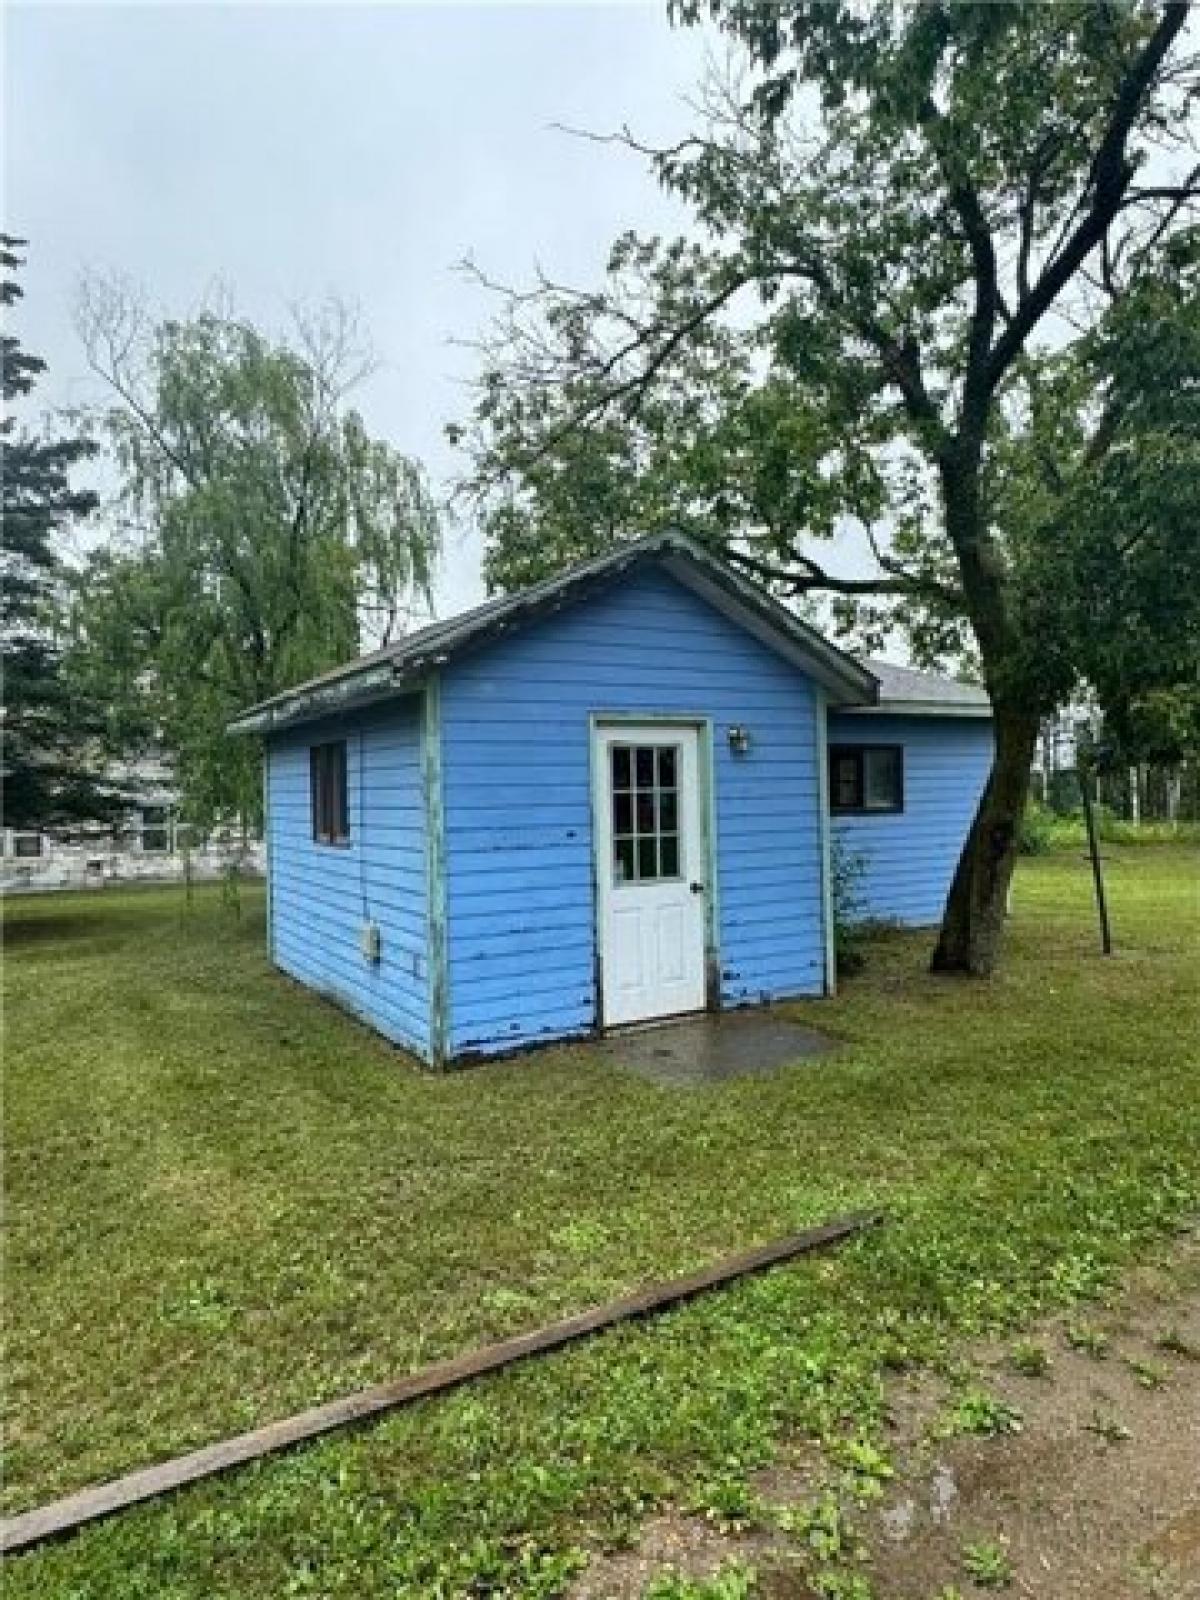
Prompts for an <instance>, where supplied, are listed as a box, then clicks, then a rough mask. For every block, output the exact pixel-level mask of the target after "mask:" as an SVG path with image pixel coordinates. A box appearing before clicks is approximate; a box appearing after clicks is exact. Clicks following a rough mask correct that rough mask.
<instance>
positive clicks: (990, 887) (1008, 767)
mask: <svg viewBox="0 0 1200 1600" xmlns="http://www.w3.org/2000/svg"><path fill="white" fill-rule="evenodd" d="M995 730H996V754H995V758H994V760H993V762H992V770H991V774H990V776H989V777H988V781H987V785H986V787H985V788H984V791H983V795H982V797H981V798H980V801H979V809H978V810H977V811H976V813H975V820H974V822H973V823H972V824H971V831H970V833H969V834H968V835H967V838H966V842H965V844H964V845H963V849H962V855H961V856H960V857H959V860H958V867H957V870H956V871H955V874H954V881H953V883H952V884H951V885H950V893H949V895H948V897H947V899H946V909H945V911H944V912H943V914H942V927H941V932H940V934H939V935H938V942H937V948H936V950H935V951H934V952H933V960H932V962H931V968H932V970H933V971H934V972H958V973H964V974H967V975H969V976H971V977H975V978H986V977H989V976H990V975H991V972H992V969H993V968H994V967H995V964H996V958H997V956H998V955H999V953H1000V940H1001V936H1002V934H1003V931H1004V914H1005V909H1006V905H1007V901H1008V886H1009V883H1010V882H1011V880H1012V873H1013V866H1014V864H1015V862H1016V853H1017V832H1018V829H1019V828H1020V825H1021V814H1022V812H1023V811H1024V810H1025V800H1026V796H1027V795H1028V793H1029V769H1030V764H1031V762H1032V760H1033V752H1034V749H1035V747H1036V744H1037V737H1038V718H1037V716H1036V715H1034V714H1031V713H1029V712H1023V711H1022V712H1015V711H1002V710H997V712H996V720H995Z"/></svg>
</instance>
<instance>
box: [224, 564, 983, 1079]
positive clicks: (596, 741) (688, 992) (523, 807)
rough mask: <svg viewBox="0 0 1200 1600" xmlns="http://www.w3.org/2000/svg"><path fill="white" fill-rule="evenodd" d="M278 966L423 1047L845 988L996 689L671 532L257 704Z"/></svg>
mask: <svg viewBox="0 0 1200 1600" xmlns="http://www.w3.org/2000/svg"><path fill="white" fill-rule="evenodd" d="M233 727H234V728H235V729H236V730H238V731H246V732H257V733H261V734H262V735H263V736H264V740H265V746H266V812H267V824H266V833H267V868H268V905H269V939H270V951H271V956H272V958H273V960H274V961H275V963H276V964H277V965H278V966H279V967H281V968H282V969H283V970H284V971H285V972H287V973H290V974H291V975H292V976H293V977H295V978H297V979H299V980H300V981H301V982H302V983H305V984H307V985H309V986H310V987H312V988H314V989H316V990H318V991H319V992H321V993H322V994H325V995H327V996H328V997H329V998H330V999H332V1000H335V1001H337V1002H338V1003H339V1004H341V1005H343V1006H345V1007H347V1008H348V1009H350V1010H351V1011H353V1012H355V1013H356V1014H357V1015H359V1016H360V1017H362V1018H363V1019H365V1020H366V1021H367V1022H369V1023H371V1024H372V1025H373V1026H374V1027H376V1028H377V1029H379V1031H380V1032H381V1033H384V1034H385V1035H386V1036H387V1037H388V1038H389V1039H392V1040H394V1041H395V1042H396V1043H397V1044H400V1045H403V1046H404V1047H405V1048H406V1049H408V1050H411V1051H413V1052H414V1053H415V1054H416V1055H418V1056H420V1057H421V1058H422V1059H423V1060H424V1061H426V1062H428V1063H430V1064H431V1065H435V1066H440V1065H443V1064H445V1063H448V1062H452V1061H457V1060H463V1059H466V1058H470V1057H473V1056H479V1055H486V1054H494V1053H498V1052H501V1051H507V1050H512V1049H516V1048H519V1047H523V1046H528V1045H533V1044H537V1043H541V1042H545V1041H548V1040H553V1039H565V1038H571V1037H576V1036H580V1035H584V1034H588V1033H591V1032H594V1031H596V1030H597V1029H604V1028H612V1027H618V1026H621V1025H625V1024H633V1023H644V1022H648V1021H652V1020H654V1019H657V1018H662V1017H667V1016H676V1015H680V1014H684V1013H687V1012H692V1011H699V1010H702V1009H705V1008H708V1009H713V1010H716V1009H723V1008H727V1007H735V1006H745V1005H751V1004H755V1003H758V1002H761V1001H768V1000H777V999H782V998H786V997H794V996H804V995H822V994H826V993H829V992H831V991H832V988H833V983H834V971H833V956H832V934H833V929H832V916H831V851H832V849H833V848H834V845H833V841H834V840H837V841H838V843H839V845H840V847H841V848H843V849H845V850H847V851H852V852H853V853H854V854H855V856H856V857H858V858H859V859H860V861H861V863H862V872H861V884H860V888H861V894H862V901H863V912H864V914H865V915H869V916H872V917H877V918H882V919H887V920H890V921H896V922H902V923H923V922H932V921H934V920H936V918H937V917H938V915H939V913H940V910H941V905H942V901H943V899H944V897H945V893H946V889H947V886H948V884H949V881H950V877H951V875H952V873H953V870H954V865H955V862H956V860H957V857H958V853H959V850H960V848H961V844H962V840H963V836H964V834H965V831H966V827H967V824H968V823H969V821H970V818H971V816H972V815H973V813H974V809H975V805H976V803H977V800H978V797H979V794H980V791H981V788H982V785H983V783H984V781H985V779H986V775H987V771H988V767H989V764H990V759H991V721H990V708H989V705H988V702H987V699H986V696H984V695H983V693H982V691H980V690H977V689H972V688H968V687H966V686H963V685H960V684H955V683H951V682H949V681H948V680H945V679H938V678H931V677H928V676H926V675H924V674H919V673H911V672H906V671H902V670H901V669H898V668H894V667H889V666H886V665H884V664H879V663H872V664H870V665H864V664H862V663H860V662H858V661H856V660H855V659H853V658H852V657H850V656H848V655H846V654H845V653H844V652H842V651H841V650H838V649H837V648H836V647H834V646H833V645H831V644H830V643H829V642H828V641H827V640H826V639H824V638H822V637H821V635H820V634H819V633H817V632H816V631H814V630H813V629H812V628H811V627H809V626H808V625H807V624H806V623H804V622H803V621H801V620H800V619H799V618H797V617H796V616H794V615H793V614H792V613H791V612H790V611H788V610H787V609H786V607H784V606H782V605H780V604H778V603H777V602H776V601H775V600H773V599H772V598H770V597H769V596H768V595H766V594H765V593H764V592H762V591H761V590H760V589H758V588H757V587H756V586H755V585H753V584H752V583H750V582H748V581H747V580H746V579H745V578H744V577H742V576H741V575H740V574H738V573H736V572H735V571H734V570H733V569H732V568H730V567H729V566H727V565H725V564H724V563H723V562H721V561H718V560H717V559H716V558H714V557H713V556H712V555H710V554H708V553H707V552H704V551H702V550H700V549H698V548H697V547H695V546H694V545H692V544H691V543H689V542H688V541H686V540H684V539H682V538H680V537H678V536H675V535H659V536H655V537H653V538H649V539H644V540H641V541H639V542H637V543H634V544H630V545H627V546H624V547H622V548H621V549H619V550H617V551H615V552H613V553H611V554H608V555H605V556H603V557H600V558H598V559H596V560H593V561H589V562H585V563H583V564H582V565H580V566H577V567H575V568H572V569H571V570H570V571H568V572H566V573H564V574H562V575H561V576H559V577H556V578H554V579H551V580H548V581H547V582H545V583H542V584H538V585H535V586H534V587H533V588H531V589H528V590H525V591H524V592H523V593H521V594H518V595H514V596H510V597H505V598H503V599H499V600H493V601H490V602H488V603H487V604H485V605H482V606H479V607H477V608H476V609H475V610H473V611H470V612H467V613H465V614H464V615H462V616H459V617H455V618H452V619H450V620H449V621H447V622H440V623H434V624H433V625H432V626H430V627H427V628H424V629H422V630H420V631H419V632H417V633H414V634H411V635H409V636H408V637H406V638H404V639H402V640H400V641H399V642H398V643H396V644H394V645H392V646H389V647H388V648H386V649H383V650H380V651H377V652H375V653H374V654H373V655H368V656H364V657H362V658H360V659H359V660H357V661H354V662H351V663H350V664H349V665H347V666H345V667H342V668H339V669H337V670H336V671H334V672H331V673H327V674H325V675H324V676H323V677H321V678H318V679H314V680H313V681H312V682H309V683H305V684H301V685H299V686H298V687H296V688H295V689H292V690H289V691H288V692H287V693H285V694H282V695H279V696H276V697H275V698H274V699H272V700H270V701H266V702H264V703H263V704H261V705H259V706H254V707H251V708H250V709H249V710H248V711H246V712H245V713H243V714H242V715H241V716H240V717H239V718H238V719H237V721H236V722H235V723H234V724H233Z"/></svg>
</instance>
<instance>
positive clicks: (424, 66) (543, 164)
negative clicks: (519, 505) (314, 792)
mask: <svg viewBox="0 0 1200 1600" xmlns="http://www.w3.org/2000/svg"><path fill="white" fill-rule="evenodd" d="M5 31H6V40H5V46H6V48H5V65H4V77H5V82H4V104H5V113H4V119H5V128H4V132H5V196H4V214H5V222H4V226H5V230H6V231H8V232H11V233H16V234H18V235H19V236H21V237H25V238H28V240H29V260H28V266H27V268H26V270H25V272H24V274H23V283H24V288H25V299H24V300H23V301H22V302H21V303H20V307H19V313H18V317H17V319H16V323H15V331H17V332H18V333H19V335H20V337H21V339H22V341H23V342H24V344H25V345H26V347H27V348H28V349H30V350H32V351H34V352H36V353H38V354H40V355H42V356H44V357H45V358H46V359H47V360H48V362H49V363H50V372H49V375H48V377H47V380H46V381H45V382H44V383H43V385H42V386H41V389H40V391H39V398H40V399H41V401H42V404H43V405H47V406H56V405H60V404H65V403H71V402H79V401H82V400H84V399H87V398H90V397H92V396H93V395H94V394H95V392H96V391H95V388H94V385H93V383H92V381H91V380H90V379H89V378H88V375H87V372H86V367H85V364H84V361H83V354H82V351H81V348H80V345H79V341H78V338H77V336H76V334H75V331H74V326H73V321H72V302H73V298H74V288H75V284H76V282H77V279H78V277H79V274H80V272H81V271H82V270H83V269H84V268H87V267H97V268H101V269H104V270H106V271H117V272H120V273H124V274H127V275H128V276H129V277H131V278H133V279H135V280H137V281H139V282H140V283H141V284H142V285H143V286H144V287H145V289H146V291H147V293H148V295H149V297H150V299H151V300H152V302H153V303H155V304H156V305H158V306H160V307H161V308H162V309H163V310H164V311H167V312H171V313H174V314H180V313H184V312H186V311H188V310H189V309H192V308H194V306H195V305H196V303H197V302H198V301H199V300H200V299H201V298H202V296H203V295H204V293H205V291H206V289H207V288H209V286H211V285H212V283H213V282H214V280H222V281H224V282H225V283H226V284H227V285H228V286H229V287H230V289H231V290H232V291H233V294H234V296H235V298H236V301H237V304H238V307H239V309H240V310H242V311H244V312H245V313H246V314H248V315H249V316H250V317H252V318H253V319H254V320H256V321H259V322H261V323H263V324H271V323H276V324H279V323H282V321H283V320H284V318H285V317H286V307H287V305H288V303H289V302H290V301H295V300H298V299H299V300H303V299H315V298H318V297H320V296H322V295H324V294H325V293H327V292H328V291H331V290H332V291H334V292H335V293H337V294H338V295H340V296H342V297H343V298H345V299H347V300H349V301H351V302H354V303H357V305H358V306H359V307H360V308H361V311H362V314H363V318H364V321H365V323H366V326H367V327H368V329H369V330H370V333H371V335H372V338H373V341H374V344H375V346H376V349H377V352H378V354H379V357H380V366H379V370H378V371H377V373H375V375H374V376H372V377H371V379H370V380H369V381H368V383H367V385H366V386H365V387H364V389H363V390H362V391H361V392H360V395H359V397H358V403H359V404H360V406H361V409H362V410H363V412H364V414H365V416H366V418H367V421H368V424H369V426H370V427H371V429H372V430H373V431H374V432H376V433H377V434H379V435H380V436H382V437H384V438H386V439H388V440H389V441H391V442H392V443H393V444H395V445H397V446H398V447H399V448H401V449H403V450H405V451H407V452H409V453H410V454H412V455H415V456H418V457H419V458H420V459H421V460H423V461H424V463H425V464H426V466H427V468H428V470H429V472H430V475H431V477H432V479H433V482H434V484H435V486H436V487H438V488H439V489H440V488H442V487H444V484H445V482H446V479H447V477H448V476H449V474H450V473H451V472H452V471H453V470H454V468H455V460H454V456H453V453H452V452H451V451H450V450H449V448H448V446H447V445H446V444H445V442H444V439H443V435H442V429H443V427H444V425H445V424H446V422H447V421H450V420H453V419H454V418H456V417H459V418H461V417H462V416H463V415H464V412H465V410H466V395H465V393H464V390H463V382H464V379H465V378H466V376H467V375H468V374H469V373H470V372H471V370H472V358H471V357H470V355H469V353H467V352H464V351H462V350H461V349H456V348H455V347H454V345H453V343H452V341H453V340H454V339H456V338H467V337H470V336H471V335H472V334H473V333H477V332H478V331H479V330H480V328H481V326H482V324H483V322H484V320H485V318H486V315H487V310H488V306H487V299H486V296H484V295H482V294H481V293H480V291H479V290H478V289H476V288H474V287H472V286H471V285H470V284H468V283H467V282H465V281H464V280H463V279H462V278H461V276H459V275H458V274H456V272H455V271H454V267H455V263H456V262H458V261H459V260H461V258H462V257H463V256H465V255H467V254H473V255H474V256H475V257H476V258H477V259H478V261H479V263H480V265H481V266H484V267H486V268H487V269H488V270H489V271H490V272H492V273H494V274H495V275H497V276H499V277H509V278H513V277H515V278H520V277H522V276H525V275H528V273H529V271H530V268H531V266H532V264H533V263H534V261H535V260H540V261H541V262H542V263H543V265H545V266H546V267H547V269H550V270H552V271H553V272H554V273H555V274H556V275H558V276H561V277H566V278H571V279H573V280H575V281H579V282H582V283H587V282H590V281H594V280H595V278H596V277H597V275H598V274H599V272H600V269H601V267H602V264H603V261H604V257H605V255H606V252H607V247H608V245H609V243H610V242H611V240H612V238H613V237H614V236H615V234H617V233H618V232H620V231H621V230H622V229H623V228H626V227H631V226H632V227H637V228H641V229H650V230H653V229H661V230H664V231H674V230H675V228H676V227H677V226H678V223H679V220H680V216H679V213H678V212H677V211H676V210H675V208H674V207H673V206H672V204H671V202H670V201H669V200H668V199H667V197H665V196H664V195H662V194H661V192H660V191H659V190H658V189H657V187H656V185H655V182H654V179H653V176H652V175H651V174H650V173H649V172H648V171H647V170H646V168H645V167H644V166H643V165H642V164H641V163H640V162H639V161H638V159H637V158H636V157H634V156H631V155H628V154H625V153H623V152H620V151H616V150H612V149H606V148H602V147H599V146H596V145H593V144H588V143H586V142H584V141H581V140H578V139H572V138H570V137H568V136H566V135H564V134H563V133H560V132H557V131H555V130H554V128H553V127H552V124H554V123H555V122H566V123H569V124H573V125H582V126H586V127H591V128H594V129H601V130H607V129H611V128H614V127H617V126H619V125H620V124H621V123H623V122H629V123H631V124H632V125H633V127H634V128H635V129H636V130H637V131H638V132H639V133H640V134H644V135H645V136H646V137H647V138H650V139H659V138H667V137H669V136H671V135H672V134H678V133H679V132H680V131H681V130H682V129H683V128H684V127H685V126H687V125H688V123H689V120H690V119H689V114H688V112H687V110H686V107H685V105H684V103H683V102H684V97H685V96H686V94H687V93H688V92H689V91H690V89H691V88H692V87H693V86H694V85H695V83H696V81H697V79H698V77H699V75H700V72H701V69H702V65H703V44H702V41H701V39H700V38H699V37H698V36H697V35H696V34H695V33H691V32H687V31H676V30H672V29H671V28H670V27H669V26H668V24H667V21H666V10H665V5H664V4H662V3H656V4H647V5H634V4H626V5H619V6H609V5H605V6H600V5H584V4H577V5H533V4H529V5H520V6H517V5H489V6H459V5H436V6H435V5H429V6H415V5H414V6H402V5H392V6H363V7H357V6H350V5H344V4H337V5H332V4H331V5H303V6H297V5H260V6H251V5H248V4H239V5H232V4H230V5H219V6H218V5H214V6H198V5H188V4H182V3H174V4H159V5H138V6H133V5H129V6H122V7H114V6H107V5H99V4H86V5H74V6H58V5H51V4H26V5H13V4H10V5H9V6H8V7H7V8H6V17H5ZM447 545H448V548H447V551H446V557H445V561H444V570H443V574H442V577H441V580H440V582H439V586H438V605H439V610H441V611H442V612H446V611H452V610H457V609H459V608H460V607H461V606H463V605H466V604H469V603H471V602H473V601H474V600H476V599H478V598H479V597H480V596H481V594H482V588H481V585H480V582H479V548H478V543H477V541H476V540H475V539H474V538H473V537H471V536H469V535H468V534H464V533H457V534H456V533H454V532H451V533H450V535H449V538H448V541H447Z"/></svg>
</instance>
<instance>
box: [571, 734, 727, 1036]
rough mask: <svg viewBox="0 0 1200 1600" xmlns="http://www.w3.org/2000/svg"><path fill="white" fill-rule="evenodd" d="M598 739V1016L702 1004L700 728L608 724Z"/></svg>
mask: <svg viewBox="0 0 1200 1600" xmlns="http://www.w3.org/2000/svg"><path fill="white" fill-rule="evenodd" d="M595 739H596V751H595V774H596V884H597V893H598V895H599V917H598V919H597V921H598V926H599V931H600V945H601V948H600V957H601V986H602V991H603V994H602V1001H603V1020H604V1023H605V1025H606V1026H610V1027H611V1026H613V1025H615V1024H618V1023H625V1022H645V1021H648V1020H650V1019H652V1018H654V1017H669V1016H674V1015H676V1014H677V1013H680V1012H686V1011H699V1010H701V1009H702V1008H703V1006H704V998H705V996H704V976H705V973H704V945H705V896H706V895H707V894H708V892H709V890H710V885H709V884H708V883H707V881H706V880H707V871H706V863H705V860H704V840H703V832H702V829H701V817H700V734H699V730H698V729H697V728H696V727H695V726H694V725H691V724H683V723H681V724H674V723H671V724H654V723H647V724H636V725H635V724H630V723H625V724H616V723H614V724H612V725H609V726H601V727H599V728H598V729H597V730H596V734H595Z"/></svg>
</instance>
